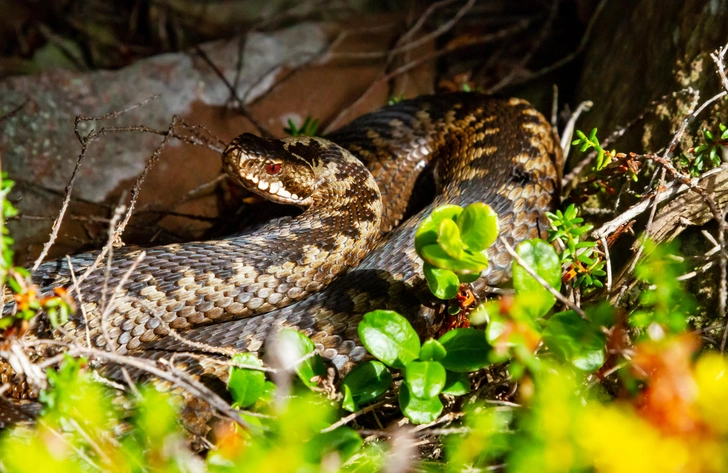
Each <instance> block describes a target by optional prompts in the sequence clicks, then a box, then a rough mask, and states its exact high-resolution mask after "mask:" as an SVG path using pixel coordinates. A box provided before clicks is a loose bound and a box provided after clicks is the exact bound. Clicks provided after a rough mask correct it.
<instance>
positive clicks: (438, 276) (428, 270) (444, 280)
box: [422, 262, 479, 300]
mask: <svg viewBox="0 0 728 473" xmlns="http://www.w3.org/2000/svg"><path fill="white" fill-rule="evenodd" d="M422 272H424V273H425V280H427V285H428V286H429V287H430V291H432V293H433V294H434V295H435V297H437V298H438V299H442V300H450V299H452V298H453V297H455V296H457V295H458V291H459V290H460V279H459V278H458V276H457V274H455V273H453V272H452V271H450V270H449V269H440V268H436V267H434V266H432V265H431V264H430V263H427V262H425V264H424V265H423V267H422ZM477 276H479V275H477Z"/></svg>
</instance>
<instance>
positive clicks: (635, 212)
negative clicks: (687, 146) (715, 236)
mask: <svg viewBox="0 0 728 473" xmlns="http://www.w3.org/2000/svg"><path fill="white" fill-rule="evenodd" d="M726 171H728V164H724V165H722V166H720V167H717V168H714V169H711V170H710V171H708V172H706V173H704V174H702V175H701V176H700V177H698V178H694V179H692V186H689V185H686V184H684V183H683V182H680V181H673V182H671V183H669V184H667V186H665V188H664V189H663V190H662V192H660V194H659V195H655V193H651V194H649V195H647V196H645V197H644V198H643V199H642V200H641V201H640V202H638V203H637V204H635V205H633V206H632V207H630V208H629V209H627V210H626V211H624V212H622V213H621V214H619V215H618V216H617V217H615V218H614V219H612V220H610V221H609V222H606V223H605V224H604V225H602V226H601V227H599V228H598V229H596V230H593V231H592V232H591V236H592V238H595V239H599V238H602V237H606V236H609V235H611V234H612V233H614V232H615V231H616V230H617V229H618V228H619V227H621V226H623V225H624V224H626V223H628V222H629V221H630V220H634V219H635V218H636V217H637V216H639V215H640V214H642V213H643V212H644V211H645V210H647V208H648V207H649V206H650V202H651V201H652V199H653V198H654V199H655V200H656V201H657V203H658V204H661V203H662V202H664V201H666V200H669V199H672V198H673V197H676V196H678V195H680V194H683V193H685V192H687V191H688V190H690V189H692V188H693V187H697V186H698V185H699V183H700V182H701V181H702V180H704V179H706V178H708V177H711V176H713V175H715V174H718V173H721V172H726Z"/></svg>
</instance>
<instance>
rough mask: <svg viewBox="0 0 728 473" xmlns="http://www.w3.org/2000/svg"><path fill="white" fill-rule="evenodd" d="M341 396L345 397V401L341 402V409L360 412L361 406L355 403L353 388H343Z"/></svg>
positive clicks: (344, 386)
mask: <svg viewBox="0 0 728 473" xmlns="http://www.w3.org/2000/svg"><path fill="white" fill-rule="evenodd" d="M341 394H343V395H344V399H342V400H341V408H342V409H345V410H347V411H349V412H356V411H358V410H359V404H357V403H356V401H354V395H353V394H352V393H351V388H349V386H346V385H342V386H341Z"/></svg>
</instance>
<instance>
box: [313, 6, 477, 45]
mask: <svg viewBox="0 0 728 473" xmlns="http://www.w3.org/2000/svg"><path fill="white" fill-rule="evenodd" d="M452 2H453V0H445V1H440V2H436V3H433V4H432V5H430V7H429V8H428V9H427V10H425V13H424V14H423V15H422V16H421V17H420V19H419V20H418V21H417V22H416V23H415V24H414V26H413V27H412V28H411V29H410V31H408V32H407V33H405V34H404V35H403V36H402V38H401V39H400V41H399V42H401V43H402V44H401V45H400V46H397V47H395V48H393V49H391V50H389V51H374V52H361V53H355V52H347V53H332V54H330V55H328V57H327V59H328V58H337V57H346V58H353V59H380V58H384V57H387V56H392V55H395V54H400V53H404V52H407V51H411V50H413V49H415V48H417V47H419V46H422V45H423V44H425V43H427V42H428V41H431V40H434V39H436V38H438V37H440V36H442V35H443V34H445V33H447V32H448V31H449V30H450V29H452V27H453V26H455V24H457V22H458V21H460V19H461V18H462V17H463V16H464V15H465V14H466V13H467V12H468V11H469V10H470V9H471V8H473V5H475V0H468V1H467V2H466V3H465V4H464V5H463V6H462V7H461V8H460V9H459V10H458V11H457V12H456V13H455V15H454V16H453V17H452V18H451V19H450V20H448V21H447V22H445V23H443V24H442V25H441V26H440V27H438V28H437V29H436V30H435V31H433V32H431V33H428V34H426V35H422V36H421V37H419V38H418V39H416V40H414V41H409V42H406V40H407V39H409V38H410V37H411V36H413V34H414V33H415V32H416V31H418V30H419V29H420V28H421V27H422V24H423V23H424V22H425V20H426V19H427V17H428V16H430V15H431V14H432V13H433V12H434V11H435V10H436V9H437V8H439V7H441V6H443V5H447V4H450V3H452Z"/></svg>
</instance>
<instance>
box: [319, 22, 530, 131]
mask: <svg viewBox="0 0 728 473" xmlns="http://www.w3.org/2000/svg"><path fill="white" fill-rule="evenodd" d="M530 23H531V21H530V20H522V21H520V22H518V23H517V24H515V25H514V26H511V27H509V28H505V29H503V30H500V31H497V32H496V33H492V34H487V35H483V36H479V37H476V38H470V39H468V40H467V41H463V42H458V43H456V44H453V43H450V44H448V45H447V46H446V47H444V48H443V49H441V50H439V51H435V52H434V53H430V54H427V55H425V56H422V57H419V58H417V59H414V60H412V61H410V62H408V63H407V64H404V65H402V66H400V67H398V68H397V69H395V70H393V71H391V72H389V73H388V74H385V75H384V76H382V77H380V78H379V79H377V80H375V81H374V82H372V83H371V84H370V85H369V87H367V89H366V90H365V91H364V92H363V93H362V94H361V95H360V96H359V97H358V98H357V99H356V100H355V101H354V102H352V103H351V104H350V105H348V106H347V107H346V108H344V109H343V110H341V111H340V112H339V113H338V114H337V115H336V117H334V119H333V120H331V122H330V123H329V125H328V126H327V127H326V129H325V130H324V132H323V134H324V135H326V134H327V133H330V132H331V131H333V130H334V129H335V128H336V127H337V126H338V124H339V122H340V121H341V119H342V118H343V117H344V116H346V115H347V114H348V113H349V112H350V111H351V110H352V109H355V108H356V107H358V106H359V105H360V104H361V103H362V102H364V100H365V99H366V98H367V97H368V96H369V94H370V93H371V92H372V91H373V90H375V89H376V88H377V87H379V86H380V85H382V84H386V83H387V82H389V81H390V80H392V79H394V78H395V77H397V76H399V75H402V74H404V73H406V72H408V71H410V70H412V69H414V68H415V67H418V66H420V65H421V64H424V63H426V62H428V61H432V60H434V59H437V58H439V57H440V56H443V55H445V54H447V53H450V52H452V51H456V50H458V49H462V48H465V47H469V46H474V45H476V44H484V43H490V42H493V41H497V40H499V39H503V38H506V37H508V36H510V35H512V34H515V33H517V32H520V31H523V30H525V29H526V28H527V27H528V25H529V24H530Z"/></svg>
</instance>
